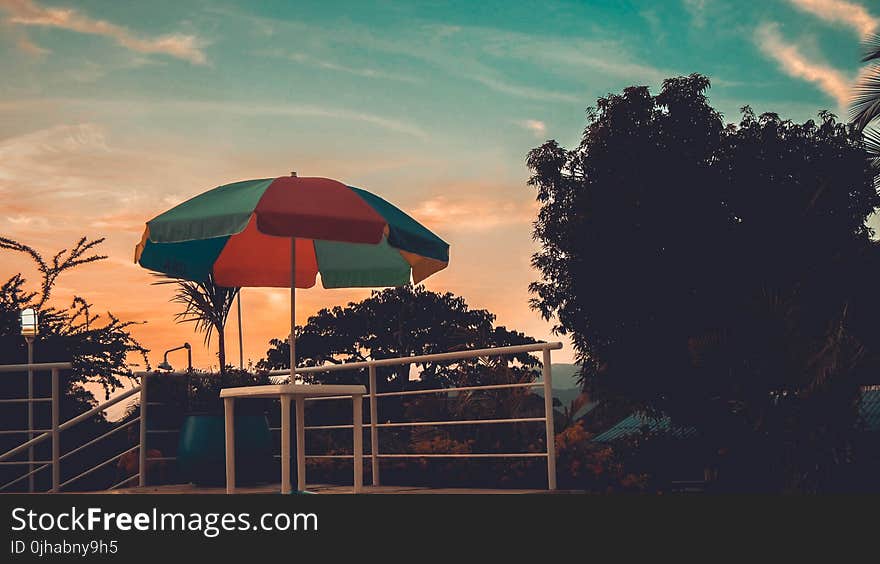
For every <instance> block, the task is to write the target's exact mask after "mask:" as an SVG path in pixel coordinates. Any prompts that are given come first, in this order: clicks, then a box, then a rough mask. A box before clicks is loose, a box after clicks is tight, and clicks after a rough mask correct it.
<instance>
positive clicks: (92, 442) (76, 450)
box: [58, 419, 140, 460]
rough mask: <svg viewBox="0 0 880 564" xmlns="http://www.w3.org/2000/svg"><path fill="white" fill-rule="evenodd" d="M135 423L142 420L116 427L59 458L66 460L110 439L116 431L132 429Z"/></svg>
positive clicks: (134, 420) (133, 420)
mask: <svg viewBox="0 0 880 564" xmlns="http://www.w3.org/2000/svg"><path fill="white" fill-rule="evenodd" d="M135 423H140V419H132V420H131V421H129V422H127V423H124V424H122V425H120V426H119V427H116V428H114V429H110V430H109V431H107V432H106V433H104V434H103V435H101V436H100V437H95V438H94V439H92V440H90V441H89V442H87V443H85V444H82V445H80V446H78V447H76V448H75V449H73V450H72V451H70V452H68V453H65V454H62V455H61V456H60V457H58V460H64V459H65V458H67V457H68V456H70V455H72V454H76V453H77V452H79V451H81V450H82V449H84V448H86V447H88V446H91V445H93V444H95V443H97V442H98V441H100V440H101V439H103V438H105V437H109V436H110V435H112V434H113V433H115V432H116V431H119V430H120V429H126V428H128V427H131V426H132V425H134V424H135Z"/></svg>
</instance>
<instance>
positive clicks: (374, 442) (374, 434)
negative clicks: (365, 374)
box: [370, 364, 380, 486]
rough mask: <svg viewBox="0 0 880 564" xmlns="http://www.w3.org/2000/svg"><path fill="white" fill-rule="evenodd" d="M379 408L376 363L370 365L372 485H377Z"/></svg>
mask: <svg viewBox="0 0 880 564" xmlns="http://www.w3.org/2000/svg"><path fill="white" fill-rule="evenodd" d="M378 422H379V410H378V406H377V402H376V365H374V364H371V365H370V474H371V475H372V477H373V485H374V486H378V485H379V483H380V482H379V480H380V478H379V428H378V427H376V424H377V423H378Z"/></svg>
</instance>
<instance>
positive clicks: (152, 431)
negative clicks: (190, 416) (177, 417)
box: [147, 429, 180, 434]
mask: <svg viewBox="0 0 880 564" xmlns="http://www.w3.org/2000/svg"><path fill="white" fill-rule="evenodd" d="M179 432H180V429H147V433H155V434H165V433H179Z"/></svg>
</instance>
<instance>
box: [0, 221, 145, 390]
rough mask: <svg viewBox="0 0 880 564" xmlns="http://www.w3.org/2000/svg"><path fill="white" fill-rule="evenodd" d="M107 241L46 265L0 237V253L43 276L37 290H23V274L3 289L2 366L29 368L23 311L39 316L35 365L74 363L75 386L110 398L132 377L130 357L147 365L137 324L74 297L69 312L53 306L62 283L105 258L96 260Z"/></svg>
mask: <svg viewBox="0 0 880 564" xmlns="http://www.w3.org/2000/svg"><path fill="white" fill-rule="evenodd" d="M103 241H104V239H94V240H89V239H87V238H85V237H83V238H82V239H80V240H79V241H78V242H77V243H76V245H74V246H73V248H72V249H71V250H70V251H67V250H66V249H65V250H61V251H59V252H58V253H56V254H55V255H54V256H53V257H52V258H51V259H50V260H46V259H44V258H43V256H42V255H41V254H40V253H39V252H38V251H36V250H35V249H34V248H32V247H30V246H28V245H25V244H23V243H19V242H17V241H14V240H12V239H9V238H6V237H0V249H3V250H8V251H13V252H18V253H23V254H25V255H27V256H28V257H30V258H31V259H32V260H33V262H34V264H35V266H36V268H37V271H38V272H39V273H40V283H39V289H38V290H33V291H29V290H27V289H25V287H26V284H27V280H26V279H25V278H24V277H23V276H22V275H21V274H20V273H19V274H15V275H14V276H12V277H11V278H9V279H8V280H7V281H6V282H5V283H4V284H3V285H2V286H0V363H10V364H11V363H20V362H26V360H27V357H26V354H25V353H26V348H25V343H24V340H23V339H22V338H21V328H20V321H19V315H20V312H21V310H22V309H25V308H28V307H30V308H34V309H35V310H37V311H38V313H39V325H40V335H39V338H38V343H37V345H36V347H35V350H36V351H37V353H36V354H37V358H36V359H35V360H36V361H37V362H67V361H69V362H72V363H73V365H74V368H73V381H79V382H96V383H99V384H101V385H102V386H103V387H104V389H105V392H106V394H107V395H108V396H109V394H110V392H112V391H113V390H115V389H117V388H119V387H121V386H122V385H123V384H122V381H121V380H120V378H123V377H127V378H131V377H133V374H132V372H131V366H134V365H131V364H129V363H128V357H129V355H131V354H137V355H138V356H140V357H142V358H143V360H144V363H145V364H146V363H147V357H146V353H147V352H148V351H147V349H145V348H144V347H143V346H141V345H140V343H138V342H137V340H136V339H135V338H134V337H133V336H132V334H131V332H130V328H131V327H132V326H133V325H136V324H137V322H134V321H122V320H120V319H119V318H117V317H116V316H114V315H113V314H112V313H110V312H107V317H106V320H104V319H102V317H101V315H99V314H96V313H93V312H92V309H93V305H92V304H91V303H89V302H88V301H87V300H86V299H85V298H83V297H80V296H75V297H74V298H73V300H72V301H71V304H70V306H69V307H66V308H58V307H55V306H52V305H49V301H50V298H51V295H52V291H53V289H54V287H55V284H56V282H57V281H58V279H59V277H60V276H61V275H62V274H64V273H66V272H69V271H71V270H73V269H74V268H76V267H78V266H81V265H85V264H89V263H93V262H96V261H100V260H103V259H105V258H107V257H106V256H103V255H97V254H92V253H93V251H94V249H95V248H96V247H97V246H98V245H100V244H101V243H102V242H103Z"/></svg>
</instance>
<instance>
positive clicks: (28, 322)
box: [21, 308, 37, 337]
mask: <svg viewBox="0 0 880 564" xmlns="http://www.w3.org/2000/svg"><path fill="white" fill-rule="evenodd" d="M21 334H22V335H23V336H24V337H36V336H37V312H36V310H34V309H33V308H27V309H23V310H21Z"/></svg>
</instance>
